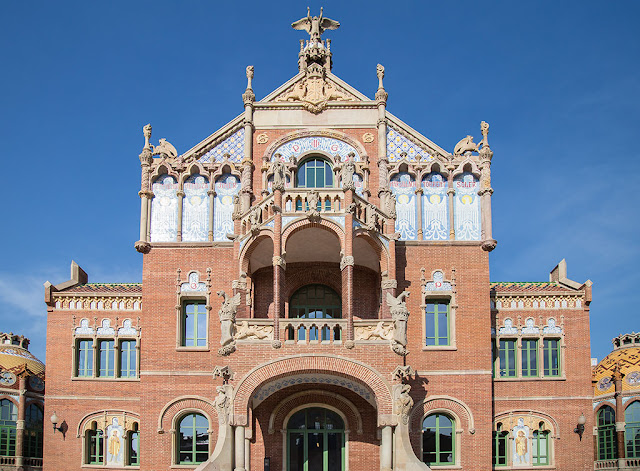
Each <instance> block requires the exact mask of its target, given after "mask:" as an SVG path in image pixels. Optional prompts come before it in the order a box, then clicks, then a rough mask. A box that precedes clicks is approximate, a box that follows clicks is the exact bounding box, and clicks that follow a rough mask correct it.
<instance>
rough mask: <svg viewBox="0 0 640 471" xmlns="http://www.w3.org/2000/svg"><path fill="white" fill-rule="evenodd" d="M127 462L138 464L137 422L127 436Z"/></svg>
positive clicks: (138, 433) (138, 435)
mask: <svg viewBox="0 0 640 471" xmlns="http://www.w3.org/2000/svg"><path fill="white" fill-rule="evenodd" d="M127 447H128V462H127V464H128V465H129V466H140V432H139V431H138V426H137V424H135V425H134V430H132V431H130V432H129V434H128V436H127Z"/></svg>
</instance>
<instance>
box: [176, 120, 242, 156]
mask: <svg viewBox="0 0 640 471" xmlns="http://www.w3.org/2000/svg"><path fill="white" fill-rule="evenodd" d="M243 117H244V114H241V115H239V116H237V117H236V118H234V119H233V120H231V121H229V122H228V123H227V124H225V125H224V126H222V127H221V128H220V129H218V130H217V131H215V132H214V133H213V134H211V135H210V136H209V137H207V138H205V139H203V140H202V141H200V142H199V143H198V144H196V145H195V146H193V147H192V148H191V149H189V150H188V151H186V152H185V153H183V154H182V157H183V158H184V160H186V161H189V160H190V159H192V158H193V157H196V158H197V159H198V160H200V161H201V162H215V161H221V160H222V159H223V156H224V154H229V160H230V161H232V162H240V161H242V158H243V156H244V126H243V122H242V120H243Z"/></svg>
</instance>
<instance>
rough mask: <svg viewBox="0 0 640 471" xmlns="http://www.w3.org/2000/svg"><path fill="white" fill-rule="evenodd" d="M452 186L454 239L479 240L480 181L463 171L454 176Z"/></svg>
mask: <svg viewBox="0 0 640 471" xmlns="http://www.w3.org/2000/svg"><path fill="white" fill-rule="evenodd" d="M453 187H454V189H455V190H456V194H455V198H454V205H453V207H454V217H455V227H456V240H480V197H479V196H478V190H479V189H480V182H479V181H478V179H477V178H475V177H474V176H473V175H472V174H471V173H469V172H465V173H463V174H462V175H459V176H457V177H456V178H455V180H454V182H453Z"/></svg>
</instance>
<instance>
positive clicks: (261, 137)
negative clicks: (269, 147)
mask: <svg viewBox="0 0 640 471" xmlns="http://www.w3.org/2000/svg"><path fill="white" fill-rule="evenodd" d="M256 142H257V143H258V144H266V143H267V142H269V135H268V134H267V133H266V132H263V133H260V134H258V135H257V136H256Z"/></svg>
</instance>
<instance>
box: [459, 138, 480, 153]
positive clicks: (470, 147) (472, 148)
mask: <svg viewBox="0 0 640 471" xmlns="http://www.w3.org/2000/svg"><path fill="white" fill-rule="evenodd" d="M465 152H478V146H476V145H475V143H474V142H473V137H471V136H467V137H465V138H464V139H460V142H458V143H457V144H456V147H455V148H454V150H453V155H462V154H464V153H465Z"/></svg>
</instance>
